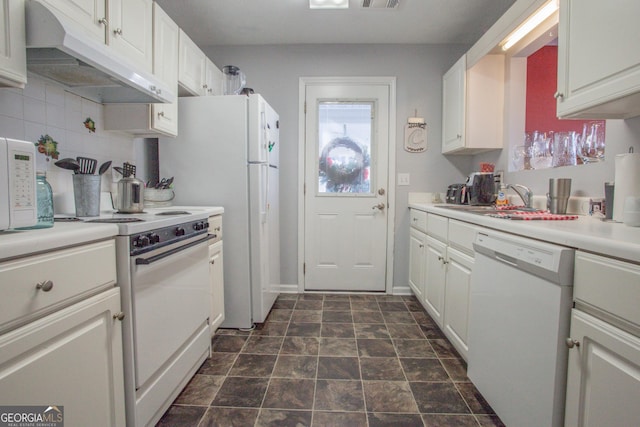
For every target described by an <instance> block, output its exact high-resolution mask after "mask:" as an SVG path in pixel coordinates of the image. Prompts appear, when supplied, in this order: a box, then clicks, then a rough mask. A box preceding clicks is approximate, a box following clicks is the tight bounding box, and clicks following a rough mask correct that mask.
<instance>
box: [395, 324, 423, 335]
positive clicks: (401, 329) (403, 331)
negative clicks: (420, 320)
mask: <svg viewBox="0 0 640 427" xmlns="http://www.w3.org/2000/svg"><path fill="white" fill-rule="evenodd" d="M387 329H388V330H389V335H391V338H396V339H399V338H402V339H421V338H424V334H423V333H422V331H421V330H420V327H419V326H418V325H416V324H413V325H410V324H406V323H387Z"/></svg>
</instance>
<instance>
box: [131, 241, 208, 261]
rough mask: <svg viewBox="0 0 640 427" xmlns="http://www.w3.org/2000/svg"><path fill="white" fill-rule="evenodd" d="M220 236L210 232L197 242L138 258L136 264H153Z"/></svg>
mask: <svg viewBox="0 0 640 427" xmlns="http://www.w3.org/2000/svg"><path fill="white" fill-rule="evenodd" d="M217 237H218V236H216V235H215V234H208V235H207V237H205V238H204V239H200V240H196V241H195V242H191V243H187V244H186V245H183V246H179V247H177V248H173V249H171V250H168V251H166V252H163V253H161V254H159V255H155V256H152V257H149V258H136V265H149V264H153V263H154V262H156V261H160V260H161V259H164V258H166V257H168V256H171V255H175V254H177V253H178V252H181V251H183V250H185V249H189V248H190V247H193V246H196V245H199V244H200V243H204V242H208V241H209V240H212V239H215V238H217Z"/></svg>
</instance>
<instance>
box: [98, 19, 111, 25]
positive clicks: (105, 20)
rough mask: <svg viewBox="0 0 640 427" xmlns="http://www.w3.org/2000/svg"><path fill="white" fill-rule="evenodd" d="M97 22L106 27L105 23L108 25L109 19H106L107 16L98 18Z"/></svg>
mask: <svg viewBox="0 0 640 427" xmlns="http://www.w3.org/2000/svg"><path fill="white" fill-rule="evenodd" d="M98 24H102V25H104V26H105V27H106V26H107V25H109V21H107V18H102V19H99V20H98Z"/></svg>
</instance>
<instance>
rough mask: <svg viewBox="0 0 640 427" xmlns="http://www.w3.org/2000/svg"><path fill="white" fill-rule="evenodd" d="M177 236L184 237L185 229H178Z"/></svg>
mask: <svg viewBox="0 0 640 427" xmlns="http://www.w3.org/2000/svg"><path fill="white" fill-rule="evenodd" d="M176 236H184V228H182V227H178V228H176Z"/></svg>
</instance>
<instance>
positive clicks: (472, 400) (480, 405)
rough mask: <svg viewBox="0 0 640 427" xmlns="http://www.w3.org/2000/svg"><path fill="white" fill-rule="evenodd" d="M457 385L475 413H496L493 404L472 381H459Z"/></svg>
mask: <svg viewBox="0 0 640 427" xmlns="http://www.w3.org/2000/svg"><path fill="white" fill-rule="evenodd" d="M456 387H457V388H458V391H459V392H460V394H462V398H463V399H464V400H465V401H466V402H467V405H469V408H470V409H471V412H473V413H474V414H487V415H494V414H495V412H493V409H492V408H491V405H489V403H488V402H487V401H486V400H485V398H484V397H483V396H482V395H481V394H480V392H479V391H478V389H477V388H476V387H475V386H474V385H473V384H472V383H457V384H456Z"/></svg>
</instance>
